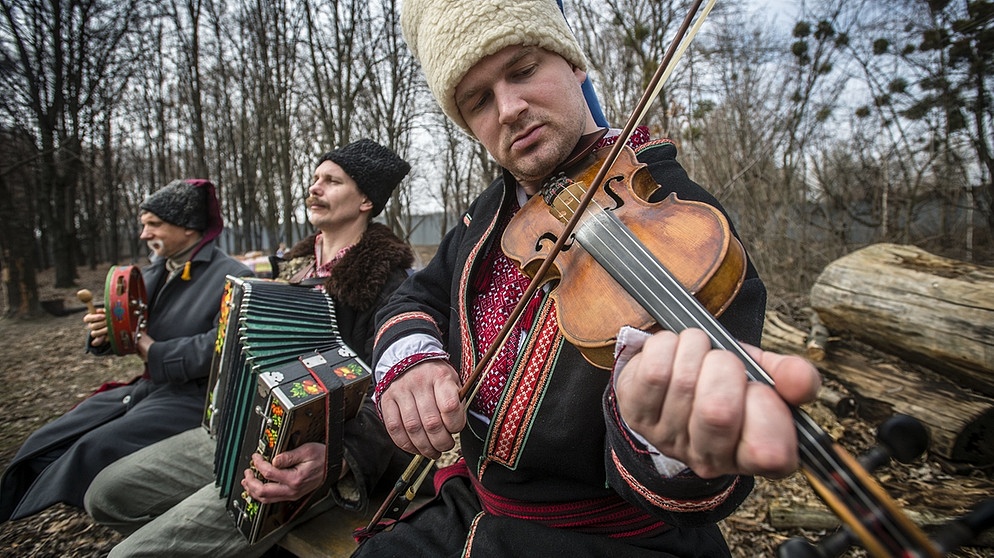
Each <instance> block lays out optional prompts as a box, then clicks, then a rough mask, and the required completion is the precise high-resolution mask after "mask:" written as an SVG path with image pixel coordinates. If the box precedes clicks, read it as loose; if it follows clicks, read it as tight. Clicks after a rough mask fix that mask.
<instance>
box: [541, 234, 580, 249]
mask: <svg viewBox="0 0 994 558" xmlns="http://www.w3.org/2000/svg"><path fill="white" fill-rule="evenodd" d="M558 241H559V237H558V236H557V235H555V234H552V233H551V232H547V233H543V234H542V235H541V236H539V237H538V238H537V239H536V240H535V251H536V252H541V251H542V245H543V244H545V243H551V244H553V245H554V244H555V243H556V242H558ZM572 246H573V237H572V235H570V239H569V240H567V241H566V242H565V243H564V244H563V247H562V251H563V252H565V251H567V250H569V249H570V248H571V247H572Z"/></svg>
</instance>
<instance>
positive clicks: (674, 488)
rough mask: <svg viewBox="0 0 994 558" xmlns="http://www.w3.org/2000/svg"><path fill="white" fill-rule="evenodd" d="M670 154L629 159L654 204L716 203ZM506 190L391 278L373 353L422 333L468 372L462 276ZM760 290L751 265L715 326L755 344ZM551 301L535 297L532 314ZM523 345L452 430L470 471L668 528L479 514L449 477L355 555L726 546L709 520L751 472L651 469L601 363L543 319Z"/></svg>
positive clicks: (499, 188)
mask: <svg viewBox="0 0 994 558" xmlns="http://www.w3.org/2000/svg"><path fill="white" fill-rule="evenodd" d="M675 157H676V148H675V147H674V146H673V144H672V143H669V142H664V141H658V142H651V143H649V144H646V145H644V146H643V147H642V148H640V150H639V151H638V158H639V160H640V161H642V162H645V163H647V164H648V165H649V170H650V172H651V174H652V176H653V178H654V179H655V181H656V182H657V183H658V184H660V185H661V189H660V190H659V191H658V192H656V194H655V195H654V196H653V200H654V201H658V200H661V199H662V198H664V197H665V196H666V195H667V194H669V193H671V192H675V193H676V194H677V195H678V196H679V197H680V198H681V199H684V200H699V201H703V202H706V203H709V204H711V205H713V206H715V207H719V208H720V206H719V204H718V202H717V200H715V199H714V197H713V196H711V195H710V194H709V193H707V192H706V191H704V190H703V189H702V188H700V187H699V186H698V185H696V184H695V183H693V182H692V181H691V180H690V179H689V178H688V176H687V174H686V172H685V171H684V170H683V169H682V167H681V166H680V165H679V164H678V163H677V162H676V158H675ZM514 195H515V185H514V182H513V178H512V177H511V176H510V175H509V174H507V173H505V175H504V176H503V177H502V178H499V179H497V180H496V181H495V182H494V183H493V184H492V185H491V186H490V187H489V188H488V189H487V190H486V191H485V192H484V193H483V194H482V195H481V196H480V197H479V198H478V199H477V200H476V201H475V202H474V203H473V204H472V206H471V207H470V209H469V211H468V212H467V213H466V215H465V216H464V219H463V223H462V224H460V225H457V226H456V227H455V228H454V229H453V230H452V231H450V233H449V234H448V235H447V236H446V237H445V239H444V240H443V242H442V244H441V246H440V247H439V250H438V252H437V254H436V256H435V257H434V259H433V260H432V261H431V262H430V263H429V264H428V265H427V266H426V268H425V269H423V270H421V271H420V272H418V273H416V274H415V275H414V276H412V277H411V278H410V279H409V280H408V281H407V282H406V283H404V285H402V286H401V288H400V289H399V290H398V291H397V293H396V294H395V296H394V297H393V298H392V299H391V301H390V302H389V303H388V304H387V305H386V306H385V307H384V308H383V310H382V311H381V312H380V314H379V315H378V319H377V322H378V324H379V326H378V327H379V331H378V334H377V335H378V336H379V337H378V342H377V345H376V348H375V351H376V354H377V356H378V355H379V354H380V353H381V352H382V351H383V350H384V349H385V348H386V347H389V346H390V345H391V344H392V343H393V342H395V341H397V340H399V339H402V338H403V337H405V336H407V335H410V334H413V333H418V334H426V335H430V336H435V337H436V338H438V339H439V340H440V341H441V342H442V344H443V346H444V347H445V348H446V350H447V351H448V352H449V354H450V357H451V358H450V360H451V362H452V364H453V365H454V366H455V367H456V369H457V370H458V371H459V372H460V374H461V375H462V377H463V378H465V376H466V375H467V374H468V373H469V372H470V371H471V370H472V368H473V366H474V365H475V364H476V362H477V359H478V357H479V355H481V354H482V352H483V351H484V350H486V347H478V346H476V337H475V335H474V332H473V330H472V321H471V319H470V317H469V313H468V310H469V308H471V305H472V303H473V300H474V296H475V294H476V293H475V292H474V291H473V286H474V285H475V284H477V283H478V282H477V277H478V275H479V274H480V273H485V272H486V270H484V269H480V263H481V262H482V261H484V260H485V259H486V258H485V255H486V254H487V252H488V250H489V249H490V248H491V246H492V245H493V243H496V242H499V241H500V236H501V233H502V231H500V230H496V229H497V224H498V223H500V222H501V219H502V217H503V216H504V215H505V214H506V213H507V212H508V211H510V208H511V207H513V206H514V204H515V201H514ZM722 211H723V210H722ZM765 300H766V290H765V287H764V286H763V283H762V281H761V280H760V278H759V277H758V275H757V273H756V271H755V269H754V268H753V267H752V265H751V264H749V265H748V269H747V277H746V280H745V283H744V285H743V287H742V290H741V291H740V293H739V295H738V296H737V297H736V299H735V300H734V302H733V303H732V304H731V306H730V307H729V308H728V309H727V311H726V312H725V313H724V314H723V317H722V319H721V322H722V323H723V324H724V325H725V326H726V327H727V328H728V329H729V330H730V332H731V333H732V334H733V335H735V336H736V337H737V338H739V339H741V340H743V341H746V342H749V343H754V344H758V342H759V338H760V335H761V332H762V325H763V319H764V310H765ZM548 310H549V303H548V301H546V303H545V304H544V305H543V307H542V310H540V314H539V319H538V320H539V323H540V324H541V323H542V321H541V320H542V319H543V315H545V314H543V313H545V312H547V311H548ZM550 327H551V329H549V328H550ZM543 334H544V335H545V338H544V339H543V338H542V337H541V336H542V335H543ZM526 343H527V345H526V347H527V349H526V350H531V351H532V352H533V353H534V354H539V357H538V358H536V359H534V360H533V364H534V365H535V366H532V367H528V366H522V365H521V364H520V363H519V365H518V366H517V368H516V369H515V370H513V371H512V373H511V376H510V378H509V380H508V385H509V386H511V387H510V388H506V389H505V392H504V394H503V396H502V397H501V400H500V402H499V403H498V409H497V412H496V413H495V415H494V417H493V419H492V420H491V422H490V424H489V425H488V424H486V423H484V422H483V421H481V420H480V419H478V418H475V417H473V416H472V415H471V416H470V418H469V421H468V424H467V426H466V428H465V429H464V430H463V431H462V433H461V436H460V442H461V448H462V452H463V455H464V457H465V460H466V463H467V465H468V468H469V470H470V471H471V473H472V475H473V476H474V477H475V478H476V479H477V480H478V482H479V483H480V484H481V485H482V486H483V487H484V488H485V489H486V490H487V491H488V492H490V493H492V494H494V495H495V496H496V497H497V498H504V499H507V500H506V503H507V504H508V506H510V507H512V508H513V506H514V504H515V503H522V504H523V505H525V506H531V505H536V506H552V507H558V508H559V509H560V510H563V511H564V510H566V509H567V508H568V507H569V505H570V503H571V502H580V501H587V502H589V501H597V500H598V499H608V500H610V499H611V498H612V497H613V496H620V498H621V499H623V502H622V504H623V506H634V507H637V508H638V509H639V510H643V511H645V512H648V514H649V515H650V516H651V517H652V518H655V521H656V522H657V523H658V521H660V520H661V521H663V522H665V524H666V526H665V527H664V528H662V529H656V530H654V531H651V532H647V533H646V534H645V535H643V536H632V537H623V538H615V537H613V536H612V533H606V532H601V533H590V532H585V533H581V532H580V531H581V530H576V529H574V530H571V529H570V528H569V527H566V528H550V527H548V526H546V525H543V524H542V523H540V522H537V521H528V520H522V519H519V518H516V517H513V516H511V515H510V514H507V515H497V514H491V513H488V512H485V511H481V505H480V503H479V501H478V500H477V496H476V493H475V491H474V490H472V487H471V485H470V483H469V482H467V481H466V480H465V478H463V477H458V478H457V480H453V481H449V482H447V483H446V484H445V485H443V486H442V488H441V493H440V496H441V498H439V499H436V500H435V501H433V502H432V503H431V504H429V505H428V506H425V507H424V508H422V509H421V510H419V511H417V512H415V513H414V514H413V515H412V516H411V517H410V518H408V519H406V520H404V521H401V522H400V523H399V524H397V525H395V526H394V527H393V528H392V530H390V531H385V532H383V533H379V534H377V535H375V536H373V537H372V538H371V539H370V540H369V541H367V542H366V543H365V544H364V545H363V546H362V547H360V549H359V551H358V553H357V555H358V556H394V555H397V556H399V555H400V554H398V552H399V551H397V550H396V549H401V548H402V549H404V550H403V552H405V553H407V552H410V553H412V554H418V555H425V556H428V555H431V556H468V555H472V556H474V557H482V556H486V557H489V556H494V557H497V556H571V557H572V558H576V557H581V556H721V555H727V554H728V549H727V547H726V545H725V543H724V540H723V538H722V536H721V533H720V532H719V530H718V528H717V526H716V525H715V522H716V521H718V520H720V519H722V518H723V517H725V516H727V515H728V514H730V513H731V512H732V511H733V510H734V509H735V508H736V507H737V506H738V505H739V504H740V503H741V502H742V500H743V499H744V498H745V497H746V496H747V495H748V493H749V491H750V490H751V488H752V484H753V483H752V479H751V478H749V477H733V476H726V477H721V478H717V479H710V480H705V479H701V478H699V477H697V476H695V475H693V474H692V473H690V472H689V471H688V472H686V473H684V474H681V475H678V476H676V477H674V478H662V477H661V476H660V475H659V474H658V473H657V472H656V470H655V468H654V467H653V465H652V463H651V462H650V461H649V458H648V456H647V455H646V453H645V451H644V450H645V448H644V446H642V445H641V444H639V443H637V442H636V441H634V440H633V439H632V438H631V437H630V436H627V435H626V434H625V431H624V430H623V429H622V428H621V426H620V425H619V424H618V421H617V418H616V412H615V411H616V408H615V405H614V402H613V398H612V392H611V390H610V385H609V381H610V372H609V371H605V370H602V369H598V368H595V367H593V366H591V365H590V364H589V363H587V362H586V361H585V360H584V358H583V357H582V356H581V355H580V353H579V351H578V350H577V349H576V348H575V347H574V346H572V345H571V344H570V343H568V342H566V341H565V340H564V339H563V337H562V335H561V333H560V332H558V328H556V327H555V326H554V322H553V325H552V326H549V325H548V323H547V322H546V326H545V327H544V328H543V327H536V328H534V329H533V333H532V334H531V336H530V337H529V338H528V339H527V340H526ZM386 389H387V390H389V387H387V388H386ZM624 502H627V504H625V503H624ZM564 513H565V512H564ZM615 534H616V533H615Z"/></svg>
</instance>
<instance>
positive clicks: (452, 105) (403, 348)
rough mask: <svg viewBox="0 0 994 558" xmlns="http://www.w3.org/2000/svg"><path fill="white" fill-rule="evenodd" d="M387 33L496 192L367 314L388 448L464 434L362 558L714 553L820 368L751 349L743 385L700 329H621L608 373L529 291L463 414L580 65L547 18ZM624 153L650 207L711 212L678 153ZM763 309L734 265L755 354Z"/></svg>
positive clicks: (418, 14)
mask: <svg viewBox="0 0 994 558" xmlns="http://www.w3.org/2000/svg"><path fill="white" fill-rule="evenodd" d="M401 24H402V27H403V31H404V36H405V38H406V40H407V43H408V45H409V47H410V48H411V50H412V52H413V53H414V55H415V56H416V57H417V58H418V59H419V60H420V62H421V64H422V67H423V70H424V73H425V76H426V78H427V81H428V85H429V87H430V89H431V91H432V93H433V95H434V96H435V98H436V100H437V101H438V103H439V104H440V105H441V108H442V110H443V111H444V112H445V114H446V115H447V116H448V117H449V118H450V119H451V120H452V121H453V122H455V123H456V124H458V125H459V126H460V127H461V128H462V129H463V130H465V131H466V132H468V133H469V134H470V135H472V136H473V137H475V138H476V139H477V140H479V141H480V142H481V143H482V144H483V145H484V146H485V147H486V148H487V150H488V151H489V153H490V154H491V156H493V157H494V159H495V160H496V161H497V162H498V163H499V164H500V165H501V167H503V175H502V176H501V177H499V178H498V179H497V180H496V181H494V183H493V184H491V185H490V187H488V188H487V189H486V190H485V191H484V192H483V194H481V195H480V196H479V197H478V198H477V199H476V200H475V201H474V202H473V204H471V206H470V208H469V210H468V211H467V213H466V214H465V216H464V217H463V219H462V223H461V224H460V225H457V226H456V227H455V228H454V229H453V230H452V231H450V232H449V233H448V234H447V235H446V237H445V239H444V240H443V241H442V243H441V245H440V246H439V249H438V253H437V255H436V256H435V258H434V259H433V260H432V261H431V262H430V263H429V264H428V266H426V268H425V269H423V270H421V271H419V272H418V273H416V274H415V275H414V276H412V277H411V278H410V279H408V281H407V282H405V283H404V285H402V286H401V287H400V289H399V290H398V291H397V292H396V293H395V295H394V297H393V298H391V300H390V302H389V303H388V304H387V305H386V306H385V307H384V308H383V309H382V310H381V311H380V313H379V314H378V323H379V326H378V332H377V341H376V345H375V348H374V355H375V360H376V363H377V364H376V374H377V381H378V384H377V388H376V391H377V404H378V405H379V409H380V412H381V415H382V417H383V420H384V423H385V425H386V428H387V431H388V432H389V433H390V435H391V437H392V438H393V440H394V441H395V442H396V443H397V444H398V445H399V446H400V447H401V448H403V449H405V450H407V451H410V452H416V453H420V454H422V455H424V456H426V457H429V458H436V457H438V456H439V455H440V454H441V453H442V452H444V451H447V450H449V449H451V448H453V447H454V445H455V440H454V435H455V434H456V433H459V442H460V446H461V452H462V459H460V460H459V461H457V463H456V464H455V465H452V466H450V467H447V468H445V469H442V470H440V471H439V472H438V473H437V474H436V476H435V485H436V488H437V489H438V490H439V495H438V497H437V498H436V499H435V500H433V501H431V502H429V503H428V504H426V505H425V506H423V507H421V508H419V509H418V510H417V511H415V512H414V513H413V514H411V515H410V516H408V517H406V518H404V519H402V520H400V521H398V522H396V523H395V524H393V526H392V528H391V529H389V530H386V531H382V532H379V533H375V531H376V529H374V530H373V532H374V534H372V535H371V536H370V537H369V538H368V539H367V540H365V542H363V543H362V545H361V546H360V547H359V549H358V550H357V552H356V554H355V555H356V556H376V557H380V556H401V555H405V556H406V555H412V554H413V555H420V556H469V555H472V556H474V557H479V556H550V555H557V556H559V555H563V556H573V557H579V556H626V557H628V556H722V555H728V554H729V550H728V548H727V545H726V544H725V542H724V540H723V538H722V536H721V533H720V531H719V529H718V527H717V526H716V522H717V521H719V520H721V519H722V518H724V517H726V516H727V515H729V514H730V513H732V511H734V510H735V508H736V507H737V506H738V505H739V504H740V503H741V502H742V501H743V499H744V498H745V497H746V496H747V495H748V493H749V491H750V490H751V487H752V485H753V481H752V475H764V476H770V477H779V476H783V475H787V474H789V473H790V472H792V471H794V470H795V468H796V467H797V465H798V454H797V451H798V446H797V439H796V434H795V431H794V425H793V422H792V417H791V412H790V409H789V407H788V402H789V403H791V404H799V403H802V402H804V401H808V400H811V399H812V398H813V397H814V394H815V392H816V391H817V388H818V386H819V378H818V374H817V372H816V370H815V369H814V367H812V366H811V365H810V364H809V363H807V362H806V361H804V360H803V359H801V358H799V357H790V356H783V355H778V354H773V353H769V352H764V351H761V350H759V349H754V348H749V349H748V350H749V352H750V354H751V355H752V356H753V357H754V358H755V359H756V360H757V361H758V362H759V364H760V365H762V366H763V367H764V368H765V370H766V371H767V372H768V373H769V374H770V375H771V376H772V377H773V379H774V380H775V381H776V385H777V388H776V391H774V389H772V388H770V387H768V386H765V385H761V384H757V383H750V382H748V381H747V380H746V375H745V373H744V368H743V364H742V362H741V360H740V359H739V358H737V357H736V356H734V355H733V354H731V353H730V352H729V351H720V350H713V349H712V348H711V344H710V341H709V338H708V337H707V335H706V334H705V333H704V332H702V331H700V330H697V329H688V330H685V331H683V332H682V333H679V334H675V333H672V332H668V331H662V332H657V333H654V334H649V333H646V332H641V331H638V330H635V329H632V328H624V329H623V330H622V331H621V332H619V335H618V347H617V353H618V357H617V360H616V361H615V363H614V366H613V370H604V369H601V368H597V367H595V366H593V365H591V364H590V363H589V362H588V361H587V360H585V358H584V357H583V355H581V353H580V351H579V350H578V349H577V347H576V346H574V345H572V344H571V343H569V342H568V341H566V339H565V338H564V336H563V332H562V331H561V330H560V328H559V325H558V322H557V310H558V308H557V305H556V304H555V303H554V302H553V300H552V298H551V297H550V289H549V288H544V289H539V290H538V291H536V293H535V295H534V297H533V298H532V299H531V300H530V301H529V302H528V306H527V307H526V309H525V310H524V311H523V312H522V320H521V321H520V322H519V323H518V324H517V325H516V326H515V327H514V328H512V330H511V333H510V334H509V335H508V339H507V341H506V342H505V344H504V347H505V348H503V349H501V350H500V351H498V352H497V353H496V356H495V357H494V358H493V361H492V362H491V363H489V365H488V366H489V368H488V369H487V372H486V374H485V375H484V376H483V377H482V379H481V380H480V384H479V388H478V390H476V391H471V392H469V393H472V394H473V396H472V397H471V398H470V400H469V401H467V402H462V401H460V394H459V392H460V389H461V388H462V387H463V383H464V381H465V379H466V377H467V375H468V374H470V372H471V371H472V370H473V369H474V368H475V366H476V365H477V362H478V360H479V359H480V358H481V356H482V355H483V354H484V353H485V352H486V351H487V349H488V348H489V346H490V343H491V341H492V340H493V339H494V337H495V336H496V333H497V331H498V330H500V329H501V328H502V327H503V326H504V324H505V322H506V321H507V316H508V314H509V312H510V311H511V310H510V308H511V307H513V306H514V305H515V304H516V303H517V302H518V299H520V298H521V297H522V292H523V290H524V289H525V286H526V285H527V284H528V279H527V277H525V276H524V275H523V274H522V273H521V272H520V271H519V269H518V267H517V265H515V264H514V262H513V261H510V260H509V259H508V257H507V256H506V255H505V253H504V252H503V251H502V248H501V238H502V234H503V232H504V230H505V229H506V228H507V227H508V223H509V222H511V220H512V219H514V217H515V214H516V212H517V211H518V209H519V208H520V207H521V206H522V205H523V204H524V203H525V202H526V201H527V200H528V199H529V198H530V197H531V196H533V195H534V194H536V193H537V192H538V191H539V189H540V187H541V186H542V184H543V182H544V181H545V179H546V178H547V177H549V176H550V175H551V174H553V172H554V171H555V170H556V169H557V167H559V166H560V165H561V164H562V163H563V162H564V161H566V160H567V159H568V158H570V156H571V154H572V153H573V152H574V148H575V147H576V146H577V145H578V143H579V142H581V138H584V136H587V135H588V134H592V133H595V132H597V130H598V127H597V125H596V124H595V122H594V119H593V117H592V116H591V113H590V110H589V108H588V106H587V104H586V102H585V100H584V97H583V93H582V91H581V84H582V82H583V81H584V79H585V77H586V73H585V60H584V56H583V54H582V52H581V51H580V47H579V45H578V44H577V42H576V40H575V38H574V36H573V35H572V33H571V32H570V30H569V29H568V27H567V25H566V22H565V20H564V19H563V16H562V14H561V13H560V12H559V10H558V8H557V6H556V3H555V2H554V1H553V0H519V1H515V2H503V1H501V0H455V1H452V0H405V2H404V3H403V5H402V16H401ZM616 136H617V132H616V131H609V132H608V133H607V135H606V136H604V137H603V138H601V139H600V140H599V143H598V145H597V147H598V148H604V147H605V146H608V145H610V144H611V143H612V142H613V141H615V140H616ZM628 145H629V146H630V147H631V148H632V149H634V151H635V153H636V154H637V157H638V159H639V160H640V161H641V162H643V163H646V164H647V165H648V171H649V172H650V173H651V175H652V177H653V179H654V180H655V181H656V182H657V183H658V184H660V186H661V187H660V188H659V190H658V191H657V192H655V194H654V195H653V197H652V200H651V201H654V202H655V201H659V200H662V199H664V198H665V197H666V196H667V195H668V194H670V193H676V194H677V196H678V197H679V199H681V200H696V201H701V202H704V203H707V204H710V205H711V206H714V207H716V208H718V209H719V210H720V206H719V204H718V202H717V200H715V199H714V198H713V197H712V196H711V195H710V194H708V193H707V192H706V191H704V190H703V189H702V188H700V187H699V186H698V185H696V184H695V183H693V182H692V181H691V180H690V179H689V178H688V177H687V175H686V173H685V172H684V170H683V169H682V168H681V167H680V165H679V164H678V163H677V162H676V160H675V156H676V149H675V146H674V145H673V143H672V142H669V141H666V140H651V139H650V138H649V136H648V134H647V133H646V130H645V129H642V130H639V131H638V133H636V134H634V135H633V139H631V140H630V141H629V144H628ZM572 249H577V248H576V247H574V248H572ZM765 299H766V293H765V287H764V286H763V283H762V281H761V280H760V278H759V277H758V275H757V273H756V270H755V269H754V268H753V266H752V265H751V264H747V267H746V275H745V279H744V283H743V285H742V287H741V290H740V291H739V293H738V295H737V296H736V297H735V299H734V300H733V301H732V302H731V303H730V305H729V306H728V307H727V309H726V310H725V312H724V313H723V314H722V315H721V317H720V322H721V323H722V324H723V325H724V327H725V328H726V329H728V330H729V331H730V332H731V333H732V334H733V335H734V336H735V338H737V339H739V340H741V341H743V342H744V343H749V344H752V345H758V343H759V340H760V335H761V332H762V324H763V319H764V306H765ZM609 307H611V306H610V305H609ZM507 347H510V348H507Z"/></svg>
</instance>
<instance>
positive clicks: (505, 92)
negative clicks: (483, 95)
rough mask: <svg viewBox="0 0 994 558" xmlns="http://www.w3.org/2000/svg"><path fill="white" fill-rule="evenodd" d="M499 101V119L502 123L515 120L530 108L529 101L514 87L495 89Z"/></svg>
mask: <svg viewBox="0 0 994 558" xmlns="http://www.w3.org/2000/svg"><path fill="white" fill-rule="evenodd" d="M494 96H495V99H496V102H497V113H498V119H499V121H500V123H501V124H509V123H511V122H514V121H515V120H517V119H518V117H520V116H521V114H522V113H523V112H525V110H527V109H528V102H527V101H525V100H524V99H523V98H522V97H521V95H519V94H518V92H517V91H516V90H515V88H514V87H511V86H505V87H498V88H495V90H494Z"/></svg>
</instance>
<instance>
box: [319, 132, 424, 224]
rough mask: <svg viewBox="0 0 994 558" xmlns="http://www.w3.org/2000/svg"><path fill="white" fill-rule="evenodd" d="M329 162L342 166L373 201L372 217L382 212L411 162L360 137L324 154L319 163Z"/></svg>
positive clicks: (409, 168)
mask: <svg viewBox="0 0 994 558" xmlns="http://www.w3.org/2000/svg"><path fill="white" fill-rule="evenodd" d="M325 161H331V162H333V163H335V164H336V165H338V166H340V167H342V170H344V171H345V172H346V173H347V174H348V175H349V176H351V177H352V180H355V182H356V185H358V186H359V190H361V191H362V193H363V194H366V197H368V198H369V201H371V202H373V213H372V217H376V216H377V215H379V214H380V212H381V211H383V208H384V207H385V206H386V205H387V201H389V200H390V195H391V194H393V191H394V189H396V188H397V185H398V184H400V181H401V180H403V179H404V177H405V176H407V173H408V172H410V170H411V165H409V164H408V163H407V161H405V160H403V159H401V158H400V157H399V156H398V155H397V154H396V153H394V152H393V151H391V150H390V149H389V148H387V147H384V146H382V145H380V144H378V143H376V142H375V141H373V140H369V139H361V140H359V141H356V142H352V143H350V144H348V145H346V146H345V147H340V148H338V149H336V150H334V151H329V152H328V153H325V154H324V155H323V156H322V157H321V159H320V160H318V164H319V165H320V164H321V163H323V162H325Z"/></svg>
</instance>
